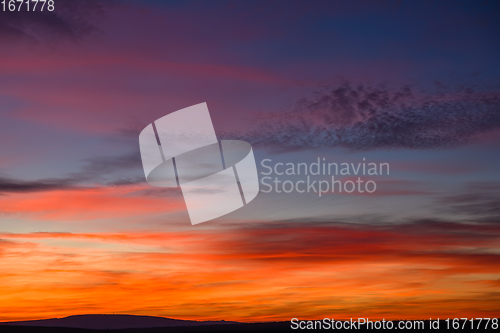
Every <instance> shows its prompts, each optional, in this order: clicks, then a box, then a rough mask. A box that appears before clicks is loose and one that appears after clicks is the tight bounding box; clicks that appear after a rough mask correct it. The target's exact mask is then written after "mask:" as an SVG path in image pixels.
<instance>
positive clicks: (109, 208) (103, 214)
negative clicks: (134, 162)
mask: <svg viewBox="0 0 500 333" xmlns="http://www.w3.org/2000/svg"><path fill="white" fill-rule="evenodd" d="M144 188H145V187H140V186H123V187H99V188H88V189H73V190H57V191H46V192H36V193H22V194H9V195H6V196H4V197H2V205H1V207H0V210H1V211H2V212H4V213H9V214H20V215H21V216H24V217H28V218H29V217H32V218H36V219H40V220H57V221H61V220H85V219H105V218H119V217H134V216H143V215H144V214H155V213H159V212H163V213H168V212H176V211H182V210H185V204H184V201H183V199H182V197H180V196H179V197H175V196H172V197H169V198H164V197H155V196H144V195H142V196H141V195H136V194H135V193H134V192H136V191H139V190H141V189H144Z"/></svg>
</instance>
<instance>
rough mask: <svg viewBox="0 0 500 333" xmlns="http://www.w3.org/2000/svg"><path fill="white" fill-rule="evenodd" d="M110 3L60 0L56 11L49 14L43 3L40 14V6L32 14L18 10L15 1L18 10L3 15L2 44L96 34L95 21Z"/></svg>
mask: <svg viewBox="0 0 500 333" xmlns="http://www.w3.org/2000/svg"><path fill="white" fill-rule="evenodd" d="M110 3H111V1H110V0H58V1H55V6H56V7H57V10H53V11H49V10H48V9H47V4H44V5H45V8H44V11H41V8H42V3H40V4H38V6H37V8H36V9H37V10H36V11H35V12H33V11H27V10H25V8H23V9H22V10H17V8H18V7H19V2H16V3H15V6H16V10H14V11H1V12H0V41H2V40H28V41H37V42H45V41H52V40H54V39H60V38H65V39H70V40H73V41H76V40H78V39H80V38H81V37H82V36H84V35H86V34H89V33H91V32H95V31H96V29H97V28H96V27H95V25H94V23H95V22H94V21H93V20H94V19H95V18H96V16H98V15H100V14H103V13H104V10H105V7H106V6H108V5H109V4H110ZM23 6H26V5H25V4H23ZM31 6H32V8H33V6H34V4H31Z"/></svg>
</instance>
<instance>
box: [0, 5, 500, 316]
mask: <svg viewBox="0 0 500 333" xmlns="http://www.w3.org/2000/svg"><path fill="white" fill-rule="evenodd" d="M499 14H500V6H499V4H498V2H494V1H491V2H490V1H484V2H479V1H440V2H430V1H429V2H421V1H418V2H417V1H349V2H345V1H106V0H71V1H69V0H56V1H55V9H54V11H44V12H40V11H35V12H33V11H31V12H27V11H23V10H21V11H14V12H9V11H5V12H4V11H0V50H1V52H0V120H1V121H0V143H1V144H0V285H2V286H3V288H2V292H1V293H0V320H2V321H7V320H26V319H41V318H53V317H63V316H67V315H75V314H89V313H93V314H97V313H122V314H140V315H154V316H165V317H170V318H178V319H195V320H220V319H224V320H236V321H245V322H252V321H269V320H290V319H291V318H294V317H296V318H304V319H322V318H325V317H329V318H351V317H353V318H357V317H369V318H379V319H381V318H385V319H398V318H407V319H417V318H418V319H421V318H423V319H428V318H431V317H432V318H437V317H440V318H448V317H449V318H455V317H491V316H495V315H496V316H498V313H499V311H500V293H499V291H498V290H499V287H500V266H499V265H498V262H500V224H499V223H500V199H499V198H500V176H499V175H498V170H499V167H500V154H499V151H500V144H499V139H500V65H499V63H498V59H499V58H500V43H499V40H498V31H500V22H499V21H498V15H499ZM203 102H206V103H207V105H208V109H209V111H210V115H211V119H212V122H213V125H214V128H215V132H216V134H217V136H218V138H219V139H223V140H244V141H247V142H249V143H250V144H251V145H252V148H253V152H254V154H255V159H256V163H257V170H258V172H259V178H260V180H261V185H260V189H261V191H260V193H259V194H258V196H257V197H256V198H255V199H254V200H253V201H252V202H250V203H248V204H247V205H245V206H244V207H243V208H241V209H239V210H236V211H234V212H232V213H230V214H227V215H225V216H222V217H220V218H217V219H214V220H211V221H208V222H204V223H201V224H197V225H191V223H190V220H189V215H188V212H187V209H186V204H185V202H184V198H183V195H182V192H181V190H180V189H179V188H159V187H153V186H151V185H150V184H148V183H147V182H146V179H145V175H144V171H143V167H142V164H141V155H140V152H139V140H138V137H139V133H140V132H141V130H142V129H143V128H144V127H145V126H147V125H148V124H150V123H152V122H153V121H155V120H156V119H158V118H160V117H163V116H165V115H167V114H169V113H171V112H174V111H176V110H179V109H183V108H185V107H188V106H191V105H195V104H199V103H203ZM318 158H320V161H323V159H324V161H326V162H328V163H338V164H340V163H348V164H349V165H350V164H351V163H353V164H354V165H358V163H367V164H368V163H376V164H377V165H378V164H380V163H387V164H388V165H389V166H390V167H389V172H387V173H383V174H379V175H368V176H367V175H363V176H362V177H361V178H362V179H363V180H364V181H369V180H372V181H374V182H375V183H376V186H377V188H376V191H374V192H373V193H367V192H364V193H359V192H353V193H346V192H345V191H344V192H342V193H338V192H335V193H331V192H329V193H323V194H322V195H321V196H320V195H319V193H316V192H317V191H316V192H312V193H298V192H297V191H293V192H291V193H285V192H284V191H282V190H281V191H280V189H279V188H276V187H274V184H273V186H272V190H270V191H269V190H268V189H269V187H268V186H265V185H264V184H263V183H262V182H263V181H264V182H266V181H265V180H263V178H264V177H265V176H266V175H265V173H267V170H268V169H266V168H265V167H264V165H263V163H264V164H266V163H267V165H271V166H272V167H273V166H274V165H276V163H283V166H281V167H280V168H281V169H277V170H278V172H279V171H284V170H285V164H286V163H292V164H295V165H296V164H297V163H306V164H307V165H310V164H311V163H315V162H317V160H318ZM265 160H267V162H263V161H265ZM273 172H274V170H273ZM270 177H271V179H275V178H277V179H279V181H281V182H284V181H286V180H290V181H291V182H293V183H296V182H297V181H300V180H302V181H306V178H305V177H306V175H286V174H285V175H276V174H275V173H274V174H272V175H271V176H270ZM311 177H313V175H311ZM335 177H337V178H336V179H339V180H342V181H348V180H352V181H355V180H356V179H357V175H354V174H352V173H351V174H349V175H346V174H341V175H335ZM313 178H314V180H316V181H318V182H319V181H320V180H325V181H329V180H330V175H319V176H314V177H313Z"/></svg>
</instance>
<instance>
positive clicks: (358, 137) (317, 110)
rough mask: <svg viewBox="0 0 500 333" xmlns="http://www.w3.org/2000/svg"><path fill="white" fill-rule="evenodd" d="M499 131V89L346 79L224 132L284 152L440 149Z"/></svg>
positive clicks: (228, 135) (227, 135)
mask: <svg viewBox="0 0 500 333" xmlns="http://www.w3.org/2000/svg"><path fill="white" fill-rule="evenodd" d="M499 129H500V92H499V91H484V90H481V91H479V90H474V89H473V88H471V87H468V88H467V87H465V88H464V87H461V88H458V89H457V90H455V91H450V90H448V91H443V90H442V89H437V90H435V91H433V92H416V91H415V89H412V88H411V87H410V86H403V87H401V88H399V89H389V88H386V87H383V86H380V87H377V86H369V85H362V84H360V85H354V84H352V83H349V82H346V83H343V84H340V85H337V86H330V87H326V88H322V89H320V90H318V91H317V92H315V93H314V94H313V95H312V96H309V97H306V98H302V99H301V100H299V101H298V102H297V103H296V105H295V108H294V109H293V110H291V111H287V112H278V113H267V114H260V115H259V116H258V117H256V118H254V119H253V122H252V123H251V125H250V126H249V128H248V129H247V130H243V132H239V133H226V134H225V136H226V137H232V138H239V139H243V140H246V141H249V142H251V143H252V144H259V145H262V146H267V147H271V148H275V149H283V150H296V149H304V148H320V147H343V148H348V149H354V150H377V149H438V148H449V147H453V146H459V145H463V144H467V143H470V142H473V141H474V140H475V139H477V138H478V137H479V136H481V135H483V134H484V133H488V132H491V131H498V130H499Z"/></svg>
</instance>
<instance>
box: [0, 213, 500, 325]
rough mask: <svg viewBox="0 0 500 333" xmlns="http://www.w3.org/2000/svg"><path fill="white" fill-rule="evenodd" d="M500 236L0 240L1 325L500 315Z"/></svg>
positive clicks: (394, 233)
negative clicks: (81, 317) (69, 318)
mask: <svg viewBox="0 0 500 333" xmlns="http://www.w3.org/2000/svg"><path fill="white" fill-rule="evenodd" d="M499 238H500V229H499V228H498V226H494V225H479V224H478V225H461V224H456V223H443V222H436V221H434V222H430V221H429V222H426V221H420V222H418V223H414V224H409V225H394V226H387V225H386V226H346V225H342V224H335V223H319V224H317V223H307V224H305V223H304V224H303V223H282V224H273V223H255V224H251V225H245V226H243V227H242V226H232V225H227V224H226V225H219V226H218V227H217V228H211V229H201V228H197V229H187V230H178V231H175V232H164V233H136V232H129V233H96V234H72V233H32V234H2V235H0V239H3V241H2V242H0V251H1V252H0V253H2V261H1V264H0V265H1V266H0V271H1V272H3V274H2V275H0V283H1V284H2V285H3V286H5V288H4V290H3V292H2V294H1V295H0V313H1V314H2V318H1V319H3V320H11V319H12V320H13V319H30V318H42V317H56V316H57V317H60V316H64V315H70V314H77V313H135V314H149V315H160V316H168V317H174V318H185V319H226V320H240V321H258V320H289V319H290V318H292V317H300V318H318V319H321V318H324V317H334V318H350V317H361V316H363V317H370V318H386V319H388V318H403V317H404V318H428V317H433V318H435V317H438V316H439V317H441V318H444V317H460V316H468V317H471V316H476V317H488V316H494V315H495V313H496V314H498V311H499V310H500V308H499V306H498V304H500V302H499V300H500V298H499V296H498V294H497V293H496V288H497V286H498V281H499V280H500V268H499V267H498V265H496V263H497V262H498V259H499V258H498V256H499V254H498V253H499V252H498V250H499V246H498V244H499Z"/></svg>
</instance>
